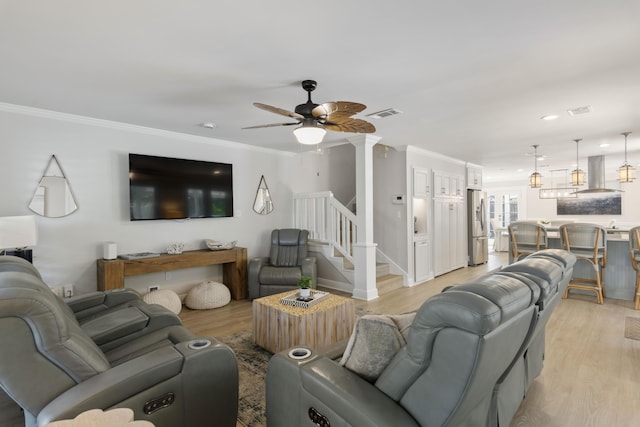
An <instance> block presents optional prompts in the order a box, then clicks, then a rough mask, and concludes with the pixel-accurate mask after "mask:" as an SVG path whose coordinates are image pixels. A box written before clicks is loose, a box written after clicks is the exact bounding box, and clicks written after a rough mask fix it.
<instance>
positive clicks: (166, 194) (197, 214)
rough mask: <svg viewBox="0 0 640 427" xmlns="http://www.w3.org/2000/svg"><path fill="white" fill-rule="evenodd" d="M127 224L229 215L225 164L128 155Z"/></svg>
mask: <svg viewBox="0 0 640 427" xmlns="http://www.w3.org/2000/svg"><path fill="white" fill-rule="evenodd" d="M129 211H130V218H131V221H139V220H150V219H184V218H218V217H231V216H233V174H232V165H230V164H228V163H215V162H204V161H200V160H187V159H174V158H169V157H157V156H147V155H143V154H132V153H131V154H129Z"/></svg>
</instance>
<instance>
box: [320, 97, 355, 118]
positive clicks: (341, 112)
mask: <svg viewBox="0 0 640 427" xmlns="http://www.w3.org/2000/svg"><path fill="white" fill-rule="evenodd" d="M365 108H367V106H366V105H364V104H360V103H358V102H349V101H336V102H325V103H324V104H320V105H318V106H317V107H316V108H314V109H313V110H312V111H311V114H313V117H327V116H331V115H335V116H339V117H350V116H353V115H354V114H356V113H359V112H360V111H363V110H364V109H365Z"/></svg>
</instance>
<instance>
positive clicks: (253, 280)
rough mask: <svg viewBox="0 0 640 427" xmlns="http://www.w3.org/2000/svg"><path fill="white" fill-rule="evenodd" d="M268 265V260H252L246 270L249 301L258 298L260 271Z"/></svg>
mask: <svg viewBox="0 0 640 427" xmlns="http://www.w3.org/2000/svg"><path fill="white" fill-rule="evenodd" d="M268 264H269V258H252V259H251V261H249V268H248V270H247V282H248V287H249V299H250V300H252V299H256V298H258V297H259V296H260V270H261V269H262V267H264V266H265V265H268Z"/></svg>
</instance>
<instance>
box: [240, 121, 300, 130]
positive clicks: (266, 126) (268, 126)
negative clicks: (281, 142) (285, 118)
mask: <svg viewBox="0 0 640 427" xmlns="http://www.w3.org/2000/svg"><path fill="white" fill-rule="evenodd" d="M299 124H300V123H298V122H295V123H272V124H270V125H257V126H248V127H246V128H242V129H258V128H272V127H276V126H293V125H299Z"/></svg>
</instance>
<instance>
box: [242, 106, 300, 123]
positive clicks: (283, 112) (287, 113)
mask: <svg viewBox="0 0 640 427" xmlns="http://www.w3.org/2000/svg"><path fill="white" fill-rule="evenodd" d="M253 105H255V106H256V107H258V108H260V109H262V110H266V111H270V112H272V113H276V114H280V115H281V116H287V117H291V118H293V119H300V120H302V119H304V116H303V115H301V114H298V113H294V112H293V111H289V110H285V109H283V108H278V107H273V106H271V105H267V104H261V103H260V102H254V103H253ZM294 124H295V123H294Z"/></svg>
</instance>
